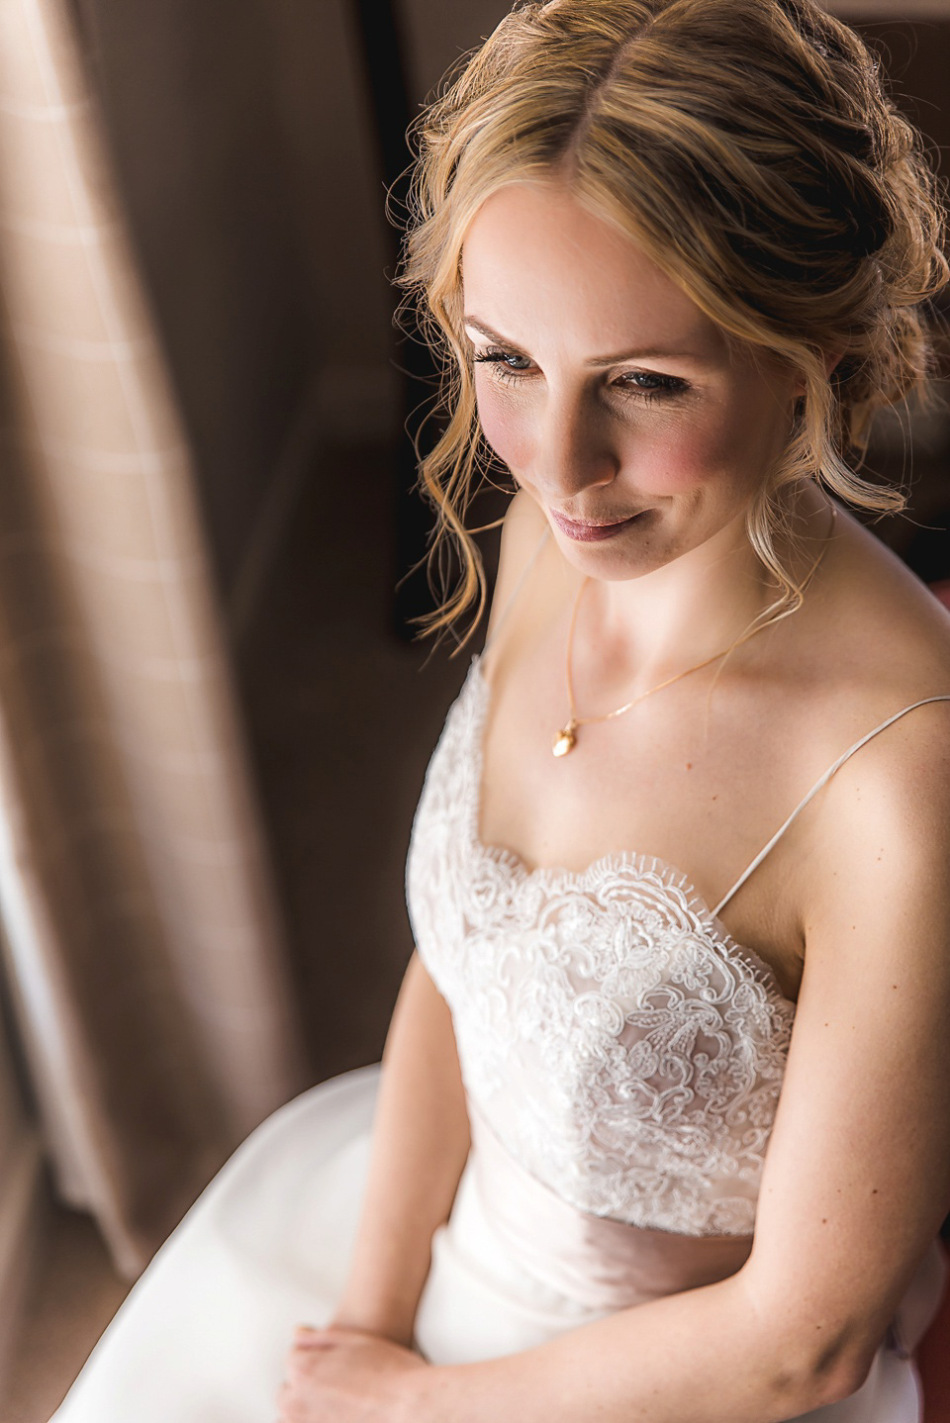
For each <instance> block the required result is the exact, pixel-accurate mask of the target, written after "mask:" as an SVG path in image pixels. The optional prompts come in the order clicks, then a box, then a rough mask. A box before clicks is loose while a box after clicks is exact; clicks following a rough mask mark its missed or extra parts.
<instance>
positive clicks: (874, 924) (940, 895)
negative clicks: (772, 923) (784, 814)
mask: <svg viewBox="0 0 950 1423" xmlns="http://www.w3.org/2000/svg"><path fill="white" fill-rule="evenodd" d="M929 695H930V696H937V695H945V696H947V698H948V699H947V700H945V701H942V700H941V701H938V700H932V701H931V700H927V701H923V702H922V704H920V705H915V704H914V702H910V703H908V704H907V705H906V707H904V708H900V709H899V710H898V712H896V713H894V714H893V716H894V719H893V720H892V719H891V718H890V717H889V718H887V719H886V721H887V722H889V723H890V724H889V725H888V724H885V725H884V728H883V729H882V730H880V731H876V728H872V729H871V731H872V732H875V733H876V734H872V735H871V738H870V740H868V741H867V743H866V744H865V745H863V746H862V747H861V748H860V750H858V751H857V752H856V753H855V754H854V755H853V756H852V757H851V758H850V759H849V760H848V761H847V762H846V763H845V764H844V765H843V766H842V768H841V769H840V771H839V772H838V773H837V775H835V776H834V777H833V778H832V780H831V783H830V785H829V786H828V787H827V790H826V792H825V797H824V800H825V803H824V805H823V806H822V808H821V811H820V814H819V816H818V822H817V825H816V827H815V829H816V838H815V842H814V845H813V853H812V855H811V856H810V860H811V864H812V866H813V872H812V874H811V876H810V880H811V890H812V893H811V894H810V896H809V900H810V904H809V908H810V910H811V914H810V916H809V917H810V918H811V920H812V924H813V926H817V925H819V924H820V925H822V926H824V928H825V929H829V930H836V932H833V933H832V934H831V935H830V936H829V938H828V941H829V942H835V943H837V944H840V943H841V940H842V937H850V936H852V935H853V934H854V933H855V932H857V930H858V928H860V929H861V931H862V932H861V938H862V942H863V952H864V955H865V957H864V964H865V967H867V964H868V961H869V959H870V958H871V957H873V952H874V950H873V946H874V944H875V943H880V944H881V948H882V952H883V953H885V954H886V955H887V956H888V958H896V959H899V958H902V957H904V956H906V955H910V956H912V957H914V958H919V957H920V956H921V955H923V956H924V957H925V958H926V957H927V956H928V955H930V956H934V957H939V958H941V959H946V957H947V955H946V945H947V942H948V939H950V875H948V874H947V864H948V861H950V685H948V686H947V687H946V690H945V691H944V692H943V693H936V692H934V693H930V694H929ZM916 700H917V699H916V698H915V701H916ZM885 925H886V926H888V927H889V929H890V930H892V931H893V932H892V933H891V932H887V931H885V930H884V926H885ZM805 928H806V933H805V939H806V943H808V944H809V951H811V950H812V949H813V948H814V945H815V941H816V935H815V934H814V933H809V932H808V926H807V924H806V926H805ZM821 937H822V936H821V935H819V936H818V939H819V940H820V939H821ZM928 946H929V947H928Z"/></svg>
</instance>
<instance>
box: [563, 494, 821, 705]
mask: <svg viewBox="0 0 950 1423" xmlns="http://www.w3.org/2000/svg"><path fill="white" fill-rule="evenodd" d="M802 504H803V507H802V509H801V511H800V515H799V518H800V528H801V541H802V542H801V549H800V551H799V552H798V553H797V555H796V556H795V557H794V571H795V575H796V577H804V576H806V575H807V572H808V570H809V568H810V567H811V566H812V565H813V563H814V561H815V559H816V558H817V557H818V556H819V555H820V553H821V549H822V546H823V543H824V540H825V539H826V538H827V533H828V527H827V525H828V513H827V501H826V500H825V499H824V498H823V496H821V495H820V494H819V493H818V492H817V491H814V492H812V491H808V492H807V497H806V498H804V499H803V501H802ZM776 594H777V589H776V587H775V584H774V583H773V582H772V580H771V579H770V577H769V575H768V574H767V572H766V570H765V568H764V567H763V565H762V564H761V562H760V561H759V559H758V557H757V556H756V554H755V552H754V551H753V549H752V547H751V545H750V544H749V541H748V537H747V535H746V532H745V517H744V515H740V516H739V517H737V518H736V519H735V520H733V521H732V522H731V523H730V524H728V525H727V526H726V527H725V528H723V529H721V530H720V531H719V533H718V534H716V535H715V536H714V537H713V538H711V539H709V540H707V541H706V542H705V543H704V544H702V545H701V546H700V547H698V548H695V549H691V550H689V551H688V552H687V553H684V554H682V555H681V556H680V557H678V558H676V559H674V560H672V561H671V562H670V563H668V564H665V565H664V566H663V567H662V568H658V569H656V570H655V571H654V572H652V573H648V574H644V575H643V576H641V577H639V578H631V579H623V580H617V581H610V582H608V581H597V580H591V581H590V583H589V584H588V585H587V586H586V587H585V588H584V591H583V596H582V599H581V606H580V608H579V611H578V617H577V623H576V629H575V637H574V646H573V649H572V661H573V665H574V669H575V671H574V675H575V685H576V688H577V692H578V697H579V700H580V701H581V702H587V701H588V696H587V695H585V691H584V689H588V688H589V689H590V690H591V691H592V692H593V694H594V695H595V696H596V697H597V698H598V700H599V699H600V697H601V696H611V695H614V694H615V693H616V694H617V695H618V696H619V697H621V698H622V699H626V698H627V697H630V696H636V695H637V694H639V693H641V692H643V691H645V690H647V689H648V688H649V687H651V686H653V685H654V684H656V683H658V682H660V681H662V680H663V679H664V678H665V677H669V676H673V675H675V674H676V673H678V672H681V671H683V669H684V668H687V667H689V666H691V665H693V664H698V663H701V662H703V661H705V660H706V659H707V658H710V657H714V656H716V655H717V654H718V653H721V652H723V653H724V652H725V651H726V650H727V649H728V648H730V647H731V646H732V644H733V643H734V642H735V641H736V640H737V639H739V638H741V637H742V635H743V633H745V632H746V631H747V630H748V629H749V628H750V626H751V625H752V624H754V623H755V621H756V619H757V618H759V617H761V616H762V614H763V613H764V612H765V611H766V609H767V608H768V607H769V606H770V604H771V603H772V602H774V600H775V597H776Z"/></svg>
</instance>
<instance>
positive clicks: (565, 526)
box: [550, 509, 647, 543]
mask: <svg viewBox="0 0 950 1423" xmlns="http://www.w3.org/2000/svg"><path fill="white" fill-rule="evenodd" d="M646 512H647V511H646V510H645V509H644V510H641V511H640V513H639V514H631V515H629V516H628V517H627V518H626V519H614V520H611V521H609V522H605V523H596V522H593V521H591V520H587V519H568V518H567V517H566V516H565V515H564V514H558V513H556V512H555V511H554V510H553V509H552V510H550V515H551V519H552V521H553V522H554V523H555V524H556V525H557V527H558V528H559V529H560V530H561V532H562V533H563V534H566V535H567V537H568V538H569V539H576V540H577V541H578V543H597V542H599V541H600V540H602V539H610V538H614V537H615V536H616V535H617V534H619V533H620V532H621V531H622V530H623V529H627V528H629V527H630V525H631V524H633V523H635V522H636V521H637V519H642V518H643V515H644V514H645V513H646Z"/></svg>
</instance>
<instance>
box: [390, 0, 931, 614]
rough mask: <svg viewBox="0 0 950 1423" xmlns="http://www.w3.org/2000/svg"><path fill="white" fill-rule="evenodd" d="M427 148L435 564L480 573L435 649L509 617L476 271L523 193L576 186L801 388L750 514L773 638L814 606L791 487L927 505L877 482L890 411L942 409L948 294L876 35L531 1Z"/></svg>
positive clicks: (920, 160) (744, 9)
mask: <svg viewBox="0 0 950 1423" xmlns="http://www.w3.org/2000/svg"><path fill="white" fill-rule="evenodd" d="M411 132H412V135H413V137H414V140H415V143H416V145H417V159H416V165H415V173H414V184H413V190H412V204H411V216H410V226H409V231H408V234H407V242H406V250H405V260H404V264H403V268H402V271H401V274H400V276H399V278H398V281H399V283H400V285H401V286H402V287H403V288H404V290H405V293H406V295H405V298H404V302H403V310H404V311H405V309H406V308H407V307H413V308H414V309H415V311H416V313H417V319H418V320H419V322H420V324H421V327H422V330H423V333H424V334H425V336H426V339H427V340H429V342H430V343H431V344H432V345H433V347H434V348H435V349H437V350H439V351H441V353H442V355H443V358H444V370H443V385H442V394H441V400H442V410H443V412H444V414H445V415H446V417H447V420H446V423H445V426H444V429H443V430H442V432H441V435H440V438H439V439H438V441H437V443H436V444H435V447H434V448H433V449H432V451H431V453H429V454H428V455H427V456H426V457H425V458H424V459H422V460H421V462H420V484H421V487H422V489H423V490H424V492H425V493H426V494H427V496H428V497H429V499H430V500H431V501H432V503H433V505H434V507H435V509H436V511H437V525H436V530H435V536H434V542H433V546H432V550H431V556H432V559H433V562H435V561H436V560H438V559H439V558H440V555H442V554H444V552H445V541H446V539H447V538H448V539H450V540H451V539H453V538H454V540H455V541H457V545H458V547H459V549H460V551H461V555H462V570H461V577H460V579H459V581H458V583H457V586H456V587H455V588H454V589H453V590H452V591H450V592H449V593H448V594H447V596H446V597H445V600H444V602H443V604H442V606H441V607H440V608H439V609H438V610H437V612H435V613H434V614H432V615H431V616H430V617H429V618H428V619H424V620H423V621H424V623H425V624H426V626H427V629H428V630H429V631H435V630H442V629H446V628H449V627H451V626H453V625H454V624H455V623H456V621H457V619H458V618H459V617H461V616H462V615H463V614H464V613H466V612H467V611H469V610H471V609H472V607H473V605H475V620H474V621H475V622H477V621H478V617H479V616H480V615H481V612H482V610H483V608H484V604H485V596H486V595H485V575H484V571H483V568H482V563H481V557H480V554H479V551H478V548H477V546H476V545H475V543H474V540H473V539H472V536H471V533H470V532H469V530H468V529H467V528H466V523H465V520H466V515H467V513H468V512H469V509H470V506H471V501H472V498H473V495H474V493H475V491H476V490H477V488H478V487H479V486H480V485H481V483H482V481H483V479H484V477H485V475H486V473H487V471H488V469H489V467H490V462H491V452H490V451H489V449H488V447H487V445H486V444H485V441H484V438H483V436H482V434H481V431H480V429H479V425H478V418H477V411H476V405H475V389H474V379H473V367H472V361H471V354H470V348H469V346H468V343H467V340H466V338H465V335H464V331H463V323H462V306H461V252H462V243H463V241H464V238H465V235H466V232H467V230H468V227H469V224H470V223H471V221H472V219H473V218H474V216H475V214H476V212H477V211H478V210H479V208H480V207H481V205H482V203H483V202H485V200H486V199H487V198H488V197H490V196H491V194H492V193H494V192H496V191H497V190H498V189H499V188H501V187H504V186H506V185H508V184H510V183H513V182H518V181H526V180H528V181H531V180H534V181H538V180H541V181H543V180H548V179H552V178H558V179H560V180H561V181H563V180H564V179H565V178H566V179H567V181H568V182H569V184H570V188H571V191H572V192H573V194H574V195H575V196H576V197H577V198H578V199H579V200H580V201H582V202H584V203H585V204H586V205H587V206H588V207H589V208H590V209H591V210H592V211H594V212H596V213H597V214H598V215H600V216H602V217H604V218H606V219H607V220H609V221H611V222H612V223H614V224H615V225H616V226H618V227H619V228H620V229H621V230H623V231H624V232H626V233H627V234H628V235H629V236H630V237H631V238H633V239H634V240H635V241H636V242H637V243H638V244H639V245H640V246H641V248H643V249H644V250H645V251H646V252H647V254H648V255H649V256H650V257H651V259H652V260H653V261H654V262H656V264H657V265H658V266H659V267H660V268H661V269H662V270H663V271H664V272H665V273H666V274H667V275H668V276H669V277H670V278H671V279H672V280H674V281H675V282H677V283H678V285H679V286H680V288H681V289H682V290H683V291H685V292H686V293H687V295H688V296H690V297H691V298H692V300H693V301H694V302H696V304H697V305H698V306H699V307H700V309H701V310H702V311H703V312H705V313H706V315H707V316H709V317H710V318H711V319H712V320H714V321H715V322H716V323H717V324H718V325H719V326H720V327H721V329H722V330H723V331H724V332H725V333H726V334H727V335H728V336H729V337H731V338H733V339H735V340H737V341H739V342H742V343H745V345H746V346H747V347H751V348H759V349H764V350H766V351H769V352H772V353H775V354H777V355H778V356H779V357H781V358H784V359H785V360H787V361H788V362H789V363H790V364H791V365H792V367H793V368H794V369H796V370H797V371H798V372H799V373H800V374H801V376H802V378H803V382H804V387H805V395H804V397H803V399H802V400H801V402H800V403H799V408H798V412H797V417H796V424H795V429H794V431H793V435H792V438H791V441H790V443H789V446H788V448H787V450H786V452H785V457H784V459H783V460H782V461H781V463H780V464H779V466H778V467H777V468H776V469H774V470H773V471H771V472H770V474H769V477H768V478H767V479H766V480H765V481H764V482H763V487H762V489H761V490H760V491H759V493H758V495H757V497H756V498H755V500H754V501H753V504H752V506H751V508H750V510H749V514H748V533H749V537H750V539H751V541H752V544H753V546H754V548H755V549H756V552H757V553H758V555H759V557H760V559H761V560H762V562H763V564H764V565H765V567H766V568H767V569H768V570H769V573H770V574H771V576H772V577H773V578H774V580H775V583H776V585H777V587H778V589H779V593H778V597H777V599H776V601H775V602H774V603H773V605H772V607H771V609H770V610H769V617H770V620H771V619H772V618H774V617H776V616H784V615H786V614H787V613H788V612H789V611H792V610H794V608H795V607H796V606H797V605H798V603H799V602H800V600H801V587H800V585H799V584H797V583H796V582H795V580H794V578H793V577H792V576H791V574H790V573H789V572H788V571H787V570H786V568H785V566H784V564H783V559H782V558H781V557H780V555H779V552H778V550H777V548H776V537H777V535H778V532H779V530H780V529H781V528H783V527H784V524H783V519H784V511H785V509H786V507H787V503H788V501H787V499H786V498H785V497H783V495H784V494H785V493H787V491H788V489H789V487H790V486H793V485H797V484H798V483H799V482H800V481H801V480H803V479H813V480H817V481H819V482H820V483H821V484H823V485H824V486H825V487H826V488H827V489H828V490H830V491H831V492H832V493H834V494H835V495H837V496H838V497H839V498H841V499H843V500H844V501H846V502H847V503H849V504H850V505H852V506H853V507H855V508H857V509H860V510H864V511H869V512H872V513H873V512H877V513H884V512H889V511H893V510H897V509H900V508H903V507H904V504H905V502H906V501H905V496H904V495H903V494H902V493H901V491H899V490H898V489H896V488H894V487H892V486H883V485H880V484H873V483H870V482H869V481H868V480H866V479H864V478H862V476H861V475H860V474H859V473H858V470H859V469H860V466H861V462H862V460H863V457H864V453H865V451H866V448H867V441H868V435H869V432H870V427H871V422H872V419H873V417H874V414H875V412H876V411H878V410H879V409H881V408H883V407H886V406H891V405H894V404H896V403H898V402H899V401H901V400H903V399H904V398H906V397H907V396H909V395H910V394H911V393H913V392H918V393H920V394H922V393H924V392H925V390H926V385H927V378H928V367H929V352H930V342H929V339H928V333H927V327H926V324H925V321H924V318H923V314H922V310H921V307H922V304H923V303H925V302H926V301H927V299H928V298H930V297H932V296H933V295H935V294H936V293H937V292H938V291H939V290H940V289H941V288H942V287H943V286H944V285H945V284H946V281H947V278H948V267H947V262H946V259H945V257H944V254H943V250H942V239H943V211H942V207H941V204H940V200H939V195H938V191H937V185H936V180H935V178H934V175H933V172H932V170H931V168H930V166H929V164H928V162H927V160H926V158H925V156H924V153H923V149H922V143H921V139H920V136H919V135H918V134H917V132H916V131H915V130H914V129H913V128H912V127H911V125H910V124H909V123H908V122H907V121H906V120H905V119H904V118H903V117H901V115H900V114H899V113H898V112H897V110H896V109H895V107H894V105H893V103H892V102H891V101H890V100H889V98H888V97H887V96H886V94H885V93H884V92H883V89H882V86H881V82H880V77H879V63H878V60H877V58H876V56H875V55H873V54H872V53H871V51H869V49H868V48H867V46H866V45H865V44H864V42H863V41H862V40H861V39H860V38H859V37H858V35H856V34H855V33H854V31H852V30H851V29H849V28H848V27H847V26H846V25H844V24H842V23H841V22H840V21H838V20H836V19H834V18H833V17H831V16H830V15H828V14H826V13H825V12H823V11H822V10H820V9H819V8H818V7H817V5H815V4H814V3H812V0H551V3H547V4H544V3H540V0H527V3H521V4H517V5H516V6H515V8H514V9H513V10H512V11H511V13H510V14H509V15H508V16H506V18H505V19H504V20H502V22H501V24H500V25H499V26H498V27H497V29H496V30H495V31H494V33H493V34H492V35H491V36H490V37H489V38H488V39H487V40H486V41H485V43H484V44H483V45H482V46H481V47H480V48H479V49H478V50H476V51H475V52H474V53H473V54H472V55H471V56H469V57H468V58H467V59H465V60H464V61H463V64H462V67H461V70H460V72H458V73H457V75H456V76H455V77H454V78H453V77H450V78H449V80H448V81H447V83H446V87H445V88H444V89H443V92H442V93H441V94H440V95H439V96H438V97H437V98H436V99H435V101H434V102H433V103H432V104H431V105H430V106H429V107H428V108H427V109H426V110H425V111H424V112H423V113H422V114H421V115H420V117H419V119H418V120H417V121H416V122H415V124H414V125H413V129H412V131H411ZM839 352H840V353H841V359H840V361H839V363H838V365H837V367H836V368H835V370H834V371H833V373H832V375H831V376H830V377H829V376H828V375H827V371H826V362H827V360H828V356H829V354H830V353H835V354H837V353H839ZM473 626H474V624H473ZM470 630H471V629H470Z"/></svg>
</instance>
